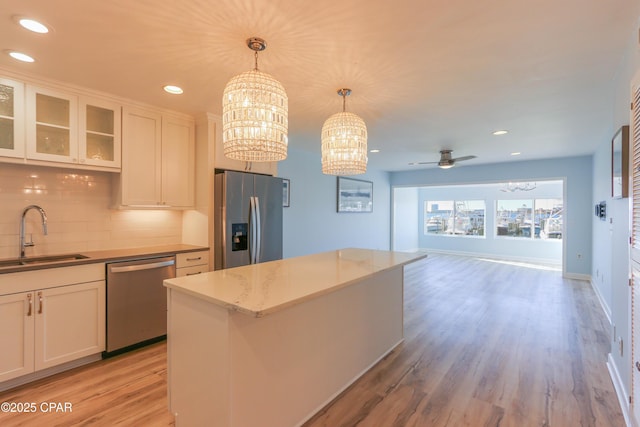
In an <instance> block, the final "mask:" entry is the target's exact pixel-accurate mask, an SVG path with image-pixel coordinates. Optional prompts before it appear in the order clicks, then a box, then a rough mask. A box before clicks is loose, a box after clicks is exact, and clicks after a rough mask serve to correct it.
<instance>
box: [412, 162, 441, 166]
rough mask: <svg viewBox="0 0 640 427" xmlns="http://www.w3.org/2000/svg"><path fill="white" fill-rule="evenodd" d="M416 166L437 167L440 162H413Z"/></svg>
mask: <svg viewBox="0 0 640 427" xmlns="http://www.w3.org/2000/svg"><path fill="white" fill-rule="evenodd" d="M413 164H414V165H437V164H438V162H413Z"/></svg>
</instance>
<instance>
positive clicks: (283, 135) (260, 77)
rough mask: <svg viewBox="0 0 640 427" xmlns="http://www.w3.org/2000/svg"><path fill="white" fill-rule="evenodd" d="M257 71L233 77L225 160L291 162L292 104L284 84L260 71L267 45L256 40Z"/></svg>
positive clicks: (225, 100)
mask: <svg viewBox="0 0 640 427" xmlns="http://www.w3.org/2000/svg"><path fill="white" fill-rule="evenodd" d="M247 46H248V47H249V49H251V50H253V51H254V52H255V67H254V69H253V70H251V71H245V72H244V73H241V74H239V75H237V76H235V77H233V78H232V79H231V80H229V82H228V83H227V85H226V87H225V88H224V94H223V96H222V141H223V147H224V154H225V156H227V157H229V158H230V159H234V160H241V161H245V162H273V161H279V160H284V159H286V158H287V145H288V140H287V130H288V114H289V113H288V110H289V100H288V98H287V94H286V92H285V90H284V87H283V86H282V84H280V82H279V81H277V80H276V79H274V78H273V77H272V76H271V75H269V74H267V73H263V72H262V71H259V70H258V52H259V51H262V50H264V49H265V48H266V47H267V44H266V42H265V41H264V40H262V39H260V38H257V37H252V38H250V39H247Z"/></svg>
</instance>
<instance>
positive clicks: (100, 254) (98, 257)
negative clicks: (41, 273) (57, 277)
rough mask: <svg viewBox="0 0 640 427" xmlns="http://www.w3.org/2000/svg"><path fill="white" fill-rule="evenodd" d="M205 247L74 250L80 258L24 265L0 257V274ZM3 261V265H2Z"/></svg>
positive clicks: (181, 246) (165, 253)
mask: <svg viewBox="0 0 640 427" xmlns="http://www.w3.org/2000/svg"><path fill="white" fill-rule="evenodd" d="M208 249H209V248H207V247H202V246H194V245H183V244H175V245H161V246H151V247H141V248H127V249H110V250H102V251H84V252H74V253H73V255H81V256H82V257H86V258H81V259H68V260H64V261H52V262H39V263H33V264H26V265H6V264H10V262H11V261H15V260H16V259H15V258H13V259H7V260H2V259H0V274H4V273H16V272H21V271H30V270H42V269H45V268H57V267H69V266H73V265H81V264H93V263H98V262H114V261H125V260H129V259H141V258H149V257H156V256H163V255H172V254H177V253H183V252H193V251H200V250H208ZM63 255H65V254H55V256H63ZM41 257H47V255H43V256H34V257H26V258H25V259H26V260H29V259H34V258H35V259H37V258H41ZM3 263H4V264H5V265H3Z"/></svg>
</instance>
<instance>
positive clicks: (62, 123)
mask: <svg viewBox="0 0 640 427" xmlns="http://www.w3.org/2000/svg"><path fill="white" fill-rule="evenodd" d="M77 129H78V97H77V96H75V95H70V94H67V93H63V92H61V91H56V90H52V89H47V88H40V87H35V86H30V85H27V158H30V159H34V160H45V161H52V162H63V163H77V162H78V132H77Z"/></svg>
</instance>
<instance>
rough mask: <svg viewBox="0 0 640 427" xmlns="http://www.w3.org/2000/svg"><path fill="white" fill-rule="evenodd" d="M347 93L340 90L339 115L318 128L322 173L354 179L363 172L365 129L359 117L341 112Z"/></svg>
mask: <svg viewBox="0 0 640 427" xmlns="http://www.w3.org/2000/svg"><path fill="white" fill-rule="evenodd" d="M350 94H351V89H340V90H338V95H340V96H342V112H341V113H336V114H334V115H332V116H331V117H329V118H328V119H327V120H326V121H325V122H324V125H322V138H321V139H322V173H324V174H327V175H358V174H362V173H365V172H366V171H367V126H366V125H365V124H364V120H362V119H361V118H360V117H359V116H357V115H355V114H353V113H347V112H346V111H345V104H346V100H347V96H349V95H350Z"/></svg>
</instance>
